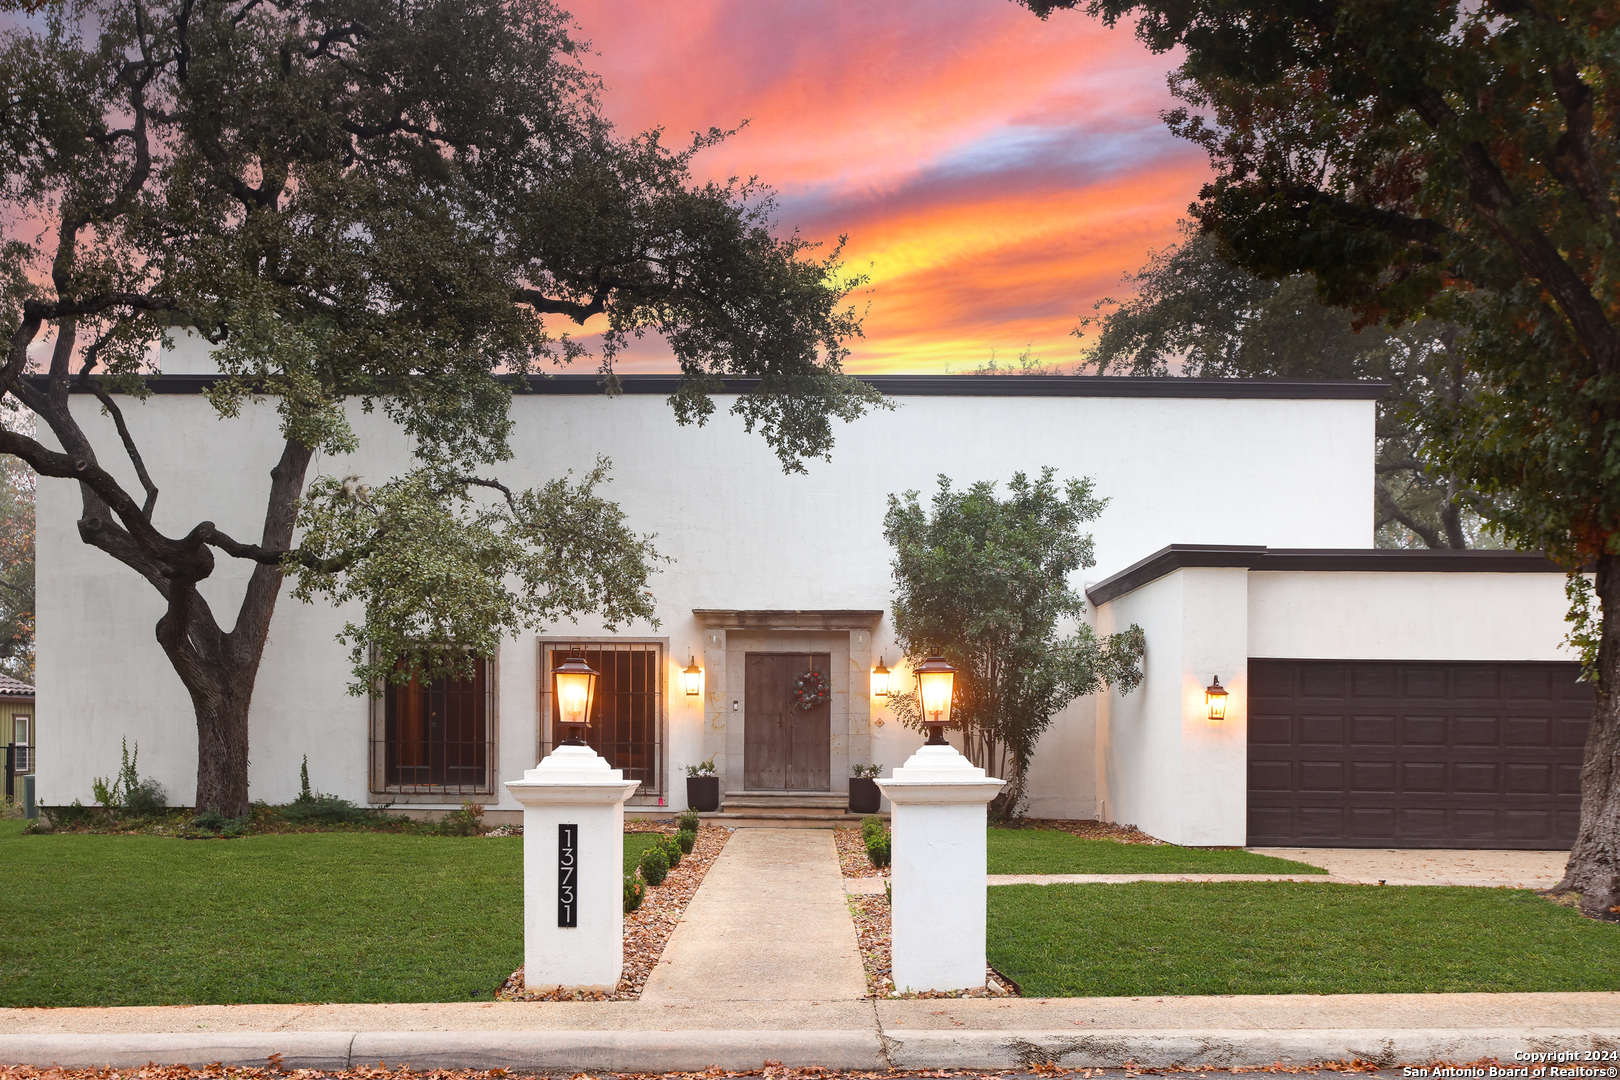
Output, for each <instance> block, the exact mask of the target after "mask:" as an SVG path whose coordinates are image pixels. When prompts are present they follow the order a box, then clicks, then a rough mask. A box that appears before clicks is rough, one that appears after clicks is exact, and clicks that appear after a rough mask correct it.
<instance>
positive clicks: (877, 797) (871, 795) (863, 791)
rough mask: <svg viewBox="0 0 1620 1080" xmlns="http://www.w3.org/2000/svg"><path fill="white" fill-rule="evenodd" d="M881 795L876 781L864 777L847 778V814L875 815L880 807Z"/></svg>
mask: <svg viewBox="0 0 1620 1080" xmlns="http://www.w3.org/2000/svg"><path fill="white" fill-rule="evenodd" d="M882 800H883V793H882V792H881V791H879V790H878V786H877V781H876V780H873V779H871V778H870V777H865V776H852V777H850V778H849V812H850V813H852V814H875V813H877V812H878V807H879V806H880V805H882Z"/></svg>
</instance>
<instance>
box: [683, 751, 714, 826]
mask: <svg viewBox="0 0 1620 1080" xmlns="http://www.w3.org/2000/svg"><path fill="white" fill-rule="evenodd" d="M686 805H687V806H690V807H691V808H692V809H693V810H701V811H704V812H705V813H708V812H712V811H715V810H718V809H720V777H719V776H717V775H715V771H714V758H710V759H709V760H708V761H700V762H699V763H698V764H696V765H688V766H687V767H686Z"/></svg>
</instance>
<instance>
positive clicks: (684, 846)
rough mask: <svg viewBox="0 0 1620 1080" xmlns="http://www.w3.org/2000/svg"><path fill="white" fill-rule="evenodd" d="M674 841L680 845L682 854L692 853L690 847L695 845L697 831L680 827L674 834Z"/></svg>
mask: <svg viewBox="0 0 1620 1080" xmlns="http://www.w3.org/2000/svg"><path fill="white" fill-rule="evenodd" d="M675 843H676V844H677V845H679V846H680V849H681V854H682V855H690V854H692V848H693V847H694V846H696V845H697V833H696V832H695V831H690V830H687V829H682V830H681V831H680V832H678V833H676V834H675Z"/></svg>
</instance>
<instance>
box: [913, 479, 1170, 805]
mask: <svg viewBox="0 0 1620 1080" xmlns="http://www.w3.org/2000/svg"><path fill="white" fill-rule="evenodd" d="M1053 476H1054V470H1053V469H1050V468H1047V469H1043V470H1041V475H1040V479H1038V480H1036V481H1034V482H1031V481H1030V479H1029V478H1028V477H1027V476H1025V475H1024V474H1023V473H1015V474H1014V475H1013V478H1012V481H1011V482H1010V483H1009V484H1008V485H1007V497H1006V498H1005V499H1000V498H997V496H996V486H995V485H994V484H993V483H990V482H988V481H980V482H979V483H976V484H974V485H972V486H971V487H969V488H968V489H966V490H965V491H957V490H955V489H953V488H952V486H951V481H950V480H949V479H948V478H946V477H944V476H941V477H940V478H939V488H938V490H937V491H936V492H935V493H934V498H933V503H932V512H930V511H929V510H925V509H924V508H923V506H922V505H921V503H920V501H919V493H918V492H915V491H908V492H906V493H905V494H904V495H902V496H894V495H890V496H889V509H888V513H887V514H886V515H885V517H884V519H883V527H884V536H885V537H886V538H887V539H888V541H889V543H890V545H891V546H892V547H893V548H894V559H893V562H892V564H891V565H892V568H893V573H894V582H895V596H894V606H893V614H894V628H895V639H896V641H897V642H898V644H899V645H900V647H901V649H903V650H904V652H905V655H906V659H907V661H908V662H909V663H910V664H911V665H912V666H916V665H918V664H920V663H922V661H923V659H924V658H926V657H928V656H934V655H940V656H944V657H945V658H946V659H947V660H949V661H950V662H951V664H952V665H953V666H954V667H955V668H956V682H955V693H954V696H953V698H952V707H951V716H952V719H953V721H954V722H955V724H956V726H957V728H958V729H959V730H960V731H961V733H962V740H963V746H964V752H965V753H966V755H967V756H968V758H970V759H971V760H972V761H973V763H974V764H975V765H977V766H979V767H980V768H982V769H986V770H988V771H989V772H990V774H991V775H993V776H997V777H1001V778H1003V779H1005V780H1006V781H1007V786H1006V787H1005V788H1003V789H1002V791H1001V793H1000V794H998V795H997V796H996V798H995V799H994V800H993V801H992V802H991V804H990V815H991V817H992V818H993V819H995V820H1005V819H1007V818H1009V817H1011V816H1013V815H1015V814H1016V813H1017V812H1018V809H1019V807H1020V806H1021V804H1022V803H1023V800H1024V795H1025V788H1026V785H1027V779H1028V774H1029V765H1030V760H1031V759H1032V757H1033V756H1034V753H1035V745H1036V743H1037V742H1038V741H1039V740H1040V737H1041V735H1042V733H1044V732H1045V731H1046V729H1047V728H1048V727H1050V726H1051V724H1052V718H1053V717H1054V716H1055V715H1057V713H1058V712H1059V711H1060V710H1062V709H1063V708H1064V707H1065V706H1066V705H1068V704H1069V703H1070V702H1072V701H1074V700H1075V699H1076V698H1078V697H1082V696H1084V695H1086V694H1092V693H1096V692H1097V691H1098V690H1101V689H1104V688H1105V687H1108V686H1113V687H1115V688H1117V689H1118V690H1120V691H1121V692H1124V693H1128V692H1130V691H1131V690H1133V689H1135V687H1136V686H1137V684H1138V683H1140V682H1141V680H1142V655H1143V649H1144V644H1143V635H1142V629H1141V627H1138V626H1134V625H1133V626H1132V627H1131V628H1130V629H1129V630H1127V631H1125V632H1123V633H1118V634H1113V635H1111V636H1110V637H1108V638H1106V639H1098V637H1097V636H1096V633H1095V631H1093V630H1092V628H1091V627H1090V626H1089V625H1087V624H1086V623H1085V622H1082V621H1081V616H1082V615H1083V614H1084V612H1085V601H1084V599H1083V598H1082V596H1081V594H1080V593H1079V592H1077V591H1076V590H1075V589H1074V588H1073V586H1072V585H1071V584H1070V578H1071V577H1072V576H1073V575H1074V574H1075V573H1076V572H1077V571H1079V570H1082V569H1084V568H1086V567H1089V566H1093V565H1095V562H1094V559H1093V557H1092V540H1091V537H1090V535H1088V534H1085V533H1082V532H1081V531H1080V526H1081V525H1083V524H1084V523H1085V522H1088V521H1091V520H1094V519H1095V518H1096V517H1097V515H1098V514H1100V513H1101V512H1102V509H1103V507H1104V506H1105V505H1106V504H1107V500H1105V499H1099V498H1097V497H1096V496H1095V495H1093V494H1092V483H1091V480H1090V479H1084V480H1070V481H1068V482H1066V483H1063V484H1059V483H1058V482H1057V481H1056V480H1055V479H1054V478H1053ZM889 702H890V705H891V706H892V707H893V708H894V710H895V714H896V716H897V717H898V718H899V719H900V720H901V722H902V723H904V724H906V725H907V726H908V727H916V728H920V727H921V726H922V717H921V715H920V713H919V710H918V708H917V700H916V691H915V690H914V689H913V690H911V691H908V692H905V693H897V694H891V695H890V696H889Z"/></svg>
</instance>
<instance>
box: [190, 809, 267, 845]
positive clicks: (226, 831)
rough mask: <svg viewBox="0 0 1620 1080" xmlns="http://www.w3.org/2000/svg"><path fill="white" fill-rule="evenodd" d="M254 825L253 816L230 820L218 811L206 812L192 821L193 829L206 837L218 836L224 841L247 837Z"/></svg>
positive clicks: (246, 815)
mask: <svg viewBox="0 0 1620 1080" xmlns="http://www.w3.org/2000/svg"><path fill="white" fill-rule="evenodd" d="M252 824H253V816H252V815H251V814H245V815H243V816H242V817H235V818H228V817H226V816H225V815H224V814H221V813H220V812H219V811H217V810H204V811H203V812H202V813H200V814H197V815H195V816H193V817H192V819H191V828H192V829H193V830H195V831H196V832H198V833H201V834H203V835H206V836H217V837H219V838H221V839H224V840H231V839H235V838H236V837H238V836H245V835H247V832H248V830H249V828H250V827H251V826H252Z"/></svg>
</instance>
